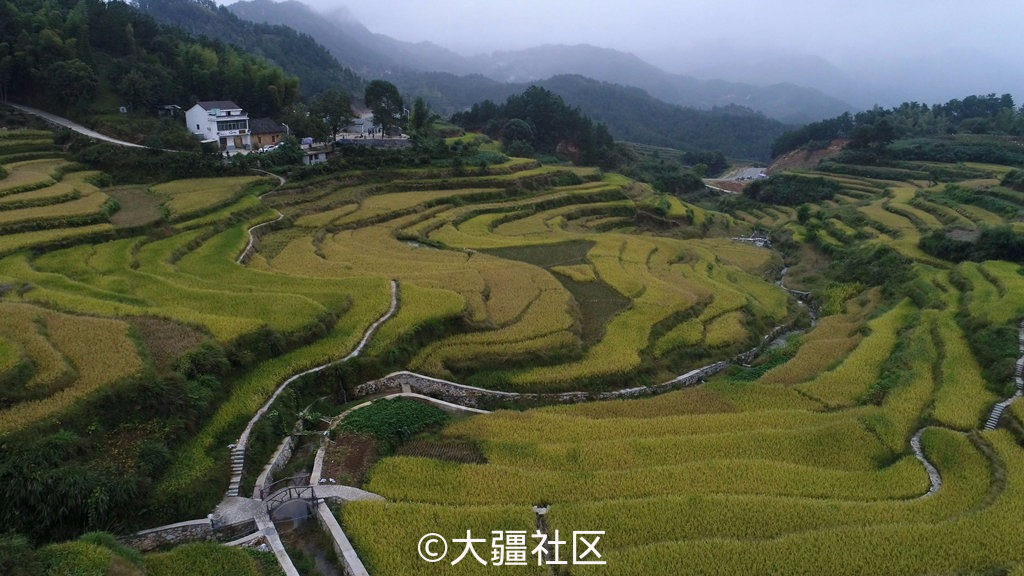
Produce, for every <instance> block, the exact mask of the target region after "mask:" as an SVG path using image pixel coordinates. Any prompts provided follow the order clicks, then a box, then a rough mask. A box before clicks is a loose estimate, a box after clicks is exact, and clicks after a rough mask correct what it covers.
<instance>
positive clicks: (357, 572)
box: [316, 502, 369, 576]
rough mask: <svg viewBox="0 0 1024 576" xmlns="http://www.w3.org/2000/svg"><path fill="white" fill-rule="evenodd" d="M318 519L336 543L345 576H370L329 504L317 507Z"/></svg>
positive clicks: (335, 548)
mask: <svg viewBox="0 0 1024 576" xmlns="http://www.w3.org/2000/svg"><path fill="white" fill-rule="evenodd" d="M316 519H317V521H318V522H319V523H320V527H321V528H322V529H323V530H324V531H326V532H327V533H328V534H330V536H331V540H332V541H333V543H334V551H335V552H336V553H337V555H338V559H339V560H341V568H342V571H343V572H344V573H345V576H369V574H368V573H367V571H366V567H365V566H363V562H362V560H360V559H359V556H358V555H357V554H356V551H355V549H354V548H352V543H351V542H349V539H348V537H347V536H345V531H344V530H342V529H341V525H340V524H338V520H337V519H336V518H335V517H334V514H331V509H330V508H329V507H328V506H327V504H325V503H323V502H321V503H320V504H319V505H317V507H316Z"/></svg>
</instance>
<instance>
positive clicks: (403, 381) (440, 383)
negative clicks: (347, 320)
mask: <svg viewBox="0 0 1024 576" xmlns="http://www.w3.org/2000/svg"><path fill="white" fill-rule="evenodd" d="M787 328H788V327H787V326H776V327H775V328H774V329H772V331H771V332H769V333H768V334H766V335H765V336H764V338H762V340H761V344H760V345H758V346H757V347H755V348H753V349H751V350H748V351H746V352H744V353H742V354H739V355H737V356H735V357H734V358H732V359H731V362H736V363H739V364H748V363H749V362H750V361H752V360H753V359H754V358H755V357H756V356H757V355H758V354H760V353H761V351H762V349H763V348H764V346H765V345H766V344H768V343H770V342H772V341H773V340H775V339H776V338H778V336H779V335H780V334H782V333H783V332H784V331H785V330H787ZM729 363H730V360H722V361H721V362H715V363H714V364H709V365H707V366H704V367H702V368H698V369H696V370H691V371H690V372H687V373H686V374H683V375H681V376H679V377H677V378H673V379H672V380H669V381H667V382H662V383H661V384H652V385H649V386H636V387H634V388H623V389H620V390H610V391H607V392H586V391H580V392H563V393H560V394H533V393H531V394H521V393H518V392H502V391H499V390H487V389H485V388H477V387H475V386H467V385H465V384H458V383H455V382H449V381H447V380H441V379H439V378H431V377H429V376H423V375H421V374H416V373H413V372H405V371H402V372H393V373H391V374H388V375H387V376H385V377H383V378H380V379H379V380H371V381H369V382H365V383H363V384H360V385H358V386H356V387H355V390H354V394H355V396H356V397H363V396H369V395H374V394H384V393H389V392H400V391H403V390H407V391H411V392H416V393H418V394H423V395H424V396H430V397H432V398H438V399H440V400H444V401H445V402H451V403H453V404H460V405H462V406H469V407H472V408H482V407H493V406H500V405H502V404H508V403H516V402H521V403H535V404H575V403H578V402H588V401H592V400H615V399H622V398H637V397H640V396H650V395H654V394H661V393H664V392H668V391H670V390H674V389H677V388H687V387H689V386H695V385H697V384H699V383H700V382H702V381H703V380H705V379H706V378H708V377H710V376H713V375H715V374H717V373H719V372H721V371H722V370H725V369H726V368H727V367H728V366H729Z"/></svg>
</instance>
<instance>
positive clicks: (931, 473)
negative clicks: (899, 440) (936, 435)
mask: <svg viewBox="0 0 1024 576" xmlns="http://www.w3.org/2000/svg"><path fill="white" fill-rule="evenodd" d="M926 429H927V428H921V429H920V430H918V431H917V434H914V437H913V438H911V439H910V450H911V451H912V452H913V453H914V457H915V458H917V461H918V462H920V463H921V465H922V466H924V471H925V472H927V473H928V492H925V493H924V494H923V495H921V498H927V497H928V496H931V495H932V494H935V493H936V492H938V491H939V488H942V476H940V475H939V469H938V468H936V467H935V465H934V464H932V463H931V462H930V461H929V460H928V458H926V457H925V455H924V450H922V449H921V434H923V433H924V431H925V430H926Z"/></svg>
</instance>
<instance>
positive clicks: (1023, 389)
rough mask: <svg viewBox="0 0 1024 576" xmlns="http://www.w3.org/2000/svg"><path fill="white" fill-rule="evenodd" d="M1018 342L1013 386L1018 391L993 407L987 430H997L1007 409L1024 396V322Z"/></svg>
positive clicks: (1023, 321)
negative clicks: (1017, 356) (1018, 347)
mask: <svg viewBox="0 0 1024 576" xmlns="http://www.w3.org/2000/svg"><path fill="white" fill-rule="evenodd" d="M1017 341H1018V343H1019V344H1020V350H1019V351H1020V358H1017V362H1016V363H1015V364H1014V365H1013V384H1014V386H1015V387H1016V391H1015V392H1014V394H1013V396H1010V397H1009V398H1007V399H1006V400H1003V401H1002V402H1000V403H998V404H996V405H995V406H993V407H992V413H991V414H989V416H988V420H986V421H985V426H984V429H985V430H995V428H996V426H998V425H999V419H1000V418H1002V417H1003V412H1005V411H1006V408H1007V407H1009V406H1010V404H1013V401H1014V400H1016V399H1018V398H1020V397H1021V396H1024V320H1022V321H1021V323H1020V332H1019V336H1018V337H1017Z"/></svg>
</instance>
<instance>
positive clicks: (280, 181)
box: [235, 168, 288, 264]
mask: <svg viewBox="0 0 1024 576" xmlns="http://www.w3.org/2000/svg"><path fill="white" fill-rule="evenodd" d="M252 170H253V172H260V173H263V174H266V175H268V176H273V177H274V178H277V182H278V184H277V188H274V189H273V190H269V191H267V192H264V193H263V194H260V200H262V199H263V197H264V196H266V195H267V194H271V193H273V192H277V191H278V190H280V189H281V186H284V183H285V182H287V181H288V180H287V179H286V178H285V177H284V176H281V175H280V174H274V173H273V172H267V171H266V170H259V169H257V168H253V169H252ZM274 212H277V218H274V219H273V220H268V221H266V222H263V223H261V224H256V225H255V226H251V227H249V243H248V244H247V245H246V246H245V250H242V253H241V254H239V255H238V259H237V260H235V264H245V262H246V261H247V259H248V258H249V256H250V255H251V254H252V251H253V249H254V248H255V247H256V236H255V234H254V232H256V229H257V228H262V227H264V226H270V225H271V224H273V223H274V222H278V221H280V220H281V219H283V218H284V214H283V213H282V212H281V211H280V210H277V209H275V210H274Z"/></svg>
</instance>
